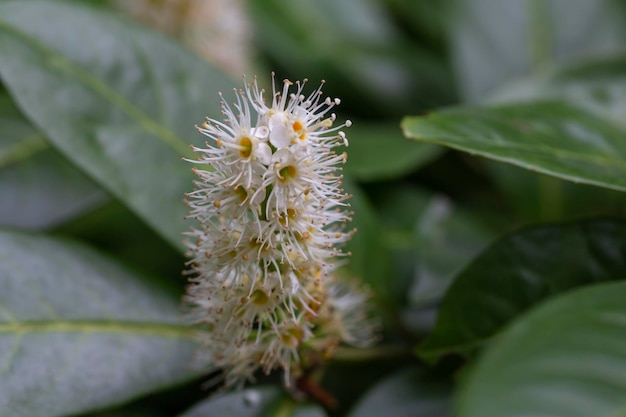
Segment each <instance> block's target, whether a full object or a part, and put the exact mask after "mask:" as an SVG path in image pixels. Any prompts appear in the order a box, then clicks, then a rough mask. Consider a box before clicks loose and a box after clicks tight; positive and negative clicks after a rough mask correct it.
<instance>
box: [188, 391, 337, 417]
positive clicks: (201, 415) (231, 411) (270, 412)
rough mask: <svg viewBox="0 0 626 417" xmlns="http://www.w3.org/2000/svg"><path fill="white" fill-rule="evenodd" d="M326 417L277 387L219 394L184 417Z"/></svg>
mask: <svg viewBox="0 0 626 417" xmlns="http://www.w3.org/2000/svg"><path fill="white" fill-rule="evenodd" d="M211 416H215V417H219V416H237V417H273V416H280V417H324V416H326V413H325V412H324V410H323V409H322V408H321V407H320V406H317V405H299V404H296V403H295V402H294V401H293V400H292V399H291V398H289V397H288V395H287V394H286V393H284V392H282V391H281V390H280V389H279V388H277V387H259V388H249V389H246V390H245V391H239V392H232V393H228V394H223V395H217V396H215V397H214V398H209V399H207V400H204V401H202V402H200V403H199V404H196V405H195V406H193V407H192V408H191V409H190V410H188V411H186V412H185V413H183V414H182V415H181V416H180V417H211Z"/></svg>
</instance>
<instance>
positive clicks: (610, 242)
mask: <svg viewBox="0 0 626 417" xmlns="http://www.w3.org/2000/svg"><path fill="white" fill-rule="evenodd" d="M624 276H626V223H624V222H619V221H610V220H589V221H582V222H574V223H565V224H562V225H549V226H535V227H531V228H527V229H522V230H521V231H518V232H516V233H513V234H511V235H508V236H505V237H503V238H501V239H500V240H498V241H496V242H494V243H493V244H492V245H491V246H490V247H489V248H487V250H485V251H484V252H483V253H482V254H480V255H479V256H478V257H477V258H475V259H474V260H473V261H472V262H471V263H470V264H469V265H468V266H467V267H466V268H465V269H464V270H463V271H461V273H460V274H459V275H458V276H457V277H456V278H455V280H454V282H453V283H452V286H451V287H450V289H449V290H448V292H447V293H446V295H445V297H444V299H443V302H442V304H441V306H440V308H439V316H438V317H437V324H436V326H435V330H434V331H433V332H432V333H431V334H430V335H429V336H428V337H427V338H426V339H425V340H424V341H423V342H422V344H420V345H419V346H418V354H419V355H420V356H421V357H422V358H424V359H426V360H429V361H431V360H435V359H437V358H439V357H440V356H442V355H445V354H448V353H459V354H470V353H473V352H474V351H475V350H476V349H478V348H480V347H481V346H482V345H484V344H485V343H487V342H488V341H489V340H490V339H491V338H493V337H494V335H496V334H497V333H498V332H499V331H501V329H502V327H503V326H504V325H506V324H507V323H508V322H510V321H511V320H513V319H514V318H515V317H517V316H518V315H519V314H521V313H522V312H524V311H525V310H527V309H528V308H530V307H531V306H533V305H534V304H536V303H538V302H540V301H542V300H544V299H546V298H548V297H550V296H554V295H556V294H559V293H561V292H563V291H566V290H569V289H571V288H575V287H579V286H583V285H587V284H592V283H597V282H602V281H612V280H617V279H623V278H624ZM487 415H488V414H487Z"/></svg>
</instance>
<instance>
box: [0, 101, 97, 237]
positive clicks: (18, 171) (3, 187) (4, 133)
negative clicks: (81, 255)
mask: <svg viewBox="0 0 626 417" xmlns="http://www.w3.org/2000/svg"><path fill="white" fill-rule="evenodd" d="M0 195H1V196H2V198H0V225H3V226H13V227H20V228H28V229H40V228H45V227H51V226H54V225H56V224H58V223H59V222H62V221H65V220H67V219H69V218H71V217H73V216H75V215H78V214H80V213H82V212H84V211H85V210H88V209H90V208H92V207H94V206H96V205H98V204H100V203H101V202H103V201H104V200H105V199H106V195H105V194H104V193H103V192H102V191H101V190H99V189H98V188H97V187H96V186H95V185H94V184H93V183H92V182H91V181H89V179H88V178H86V177H85V176H84V175H82V174H81V173H80V172H79V171H77V170H76V168H74V167H72V166H71V165H70V164H69V163H68V162H67V161H65V160H64V159H63V158H62V157H60V156H59V155H58V154H57V153H56V152H54V151H53V150H52V149H50V147H49V145H48V144H47V142H46V140H45V139H44V138H43V137H42V136H41V135H40V134H38V133H37V131H36V130H35V129H33V128H32V126H30V124H29V123H28V122H27V121H26V120H25V119H24V117H23V116H22V115H21V114H20V113H19V112H18V111H17V109H16V108H15V106H14V104H13V103H12V102H11V100H10V98H9V97H8V96H7V95H6V94H5V93H4V92H3V91H1V90H0Z"/></svg>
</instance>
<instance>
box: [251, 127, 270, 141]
mask: <svg viewBox="0 0 626 417" xmlns="http://www.w3.org/2000/svg"><path fill="white" fill-rule="evenodd" d="M250 134H251V135H252V136H254V137H255V138H259V139H265V138H267V135H269V134H270V130H269V128H268V127H267V126H259V127H253V128H252V129H250Z"/></svg>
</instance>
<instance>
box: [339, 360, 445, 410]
mask: <svg viewBox="0 0 626 417" xmlns="http://www.w3.org/2000/svg"><path fill="white" fill-rule="evenodd" d="M450 391H451V389H450V386H449V385H448V384H445V383H443V382H442V381H437V380H434V379H433V378H429V377H427V376H426V375H425V374H424V372H423V371H422V370H420V369H417V368H410V369H404V370H402V371H400V372H397V373H395V374H393V375H391V376H389V377H387V378H385V379H384V380H382V381H381V382H379V383H378V384H377V385H375V386H374V387H373V388H371V389H370V390H369V391H367V392H366V393H365V394H363V397H362V399H361V400H360V401H359V403H358V404H357V405H356V406H355V407H354V409H353V410H352V411H351V412H350V414H349V417H379V416H393V417H448V416H450V415H451V408H452V402H451V398H450V394H451V392H450Z"/></svg>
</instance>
